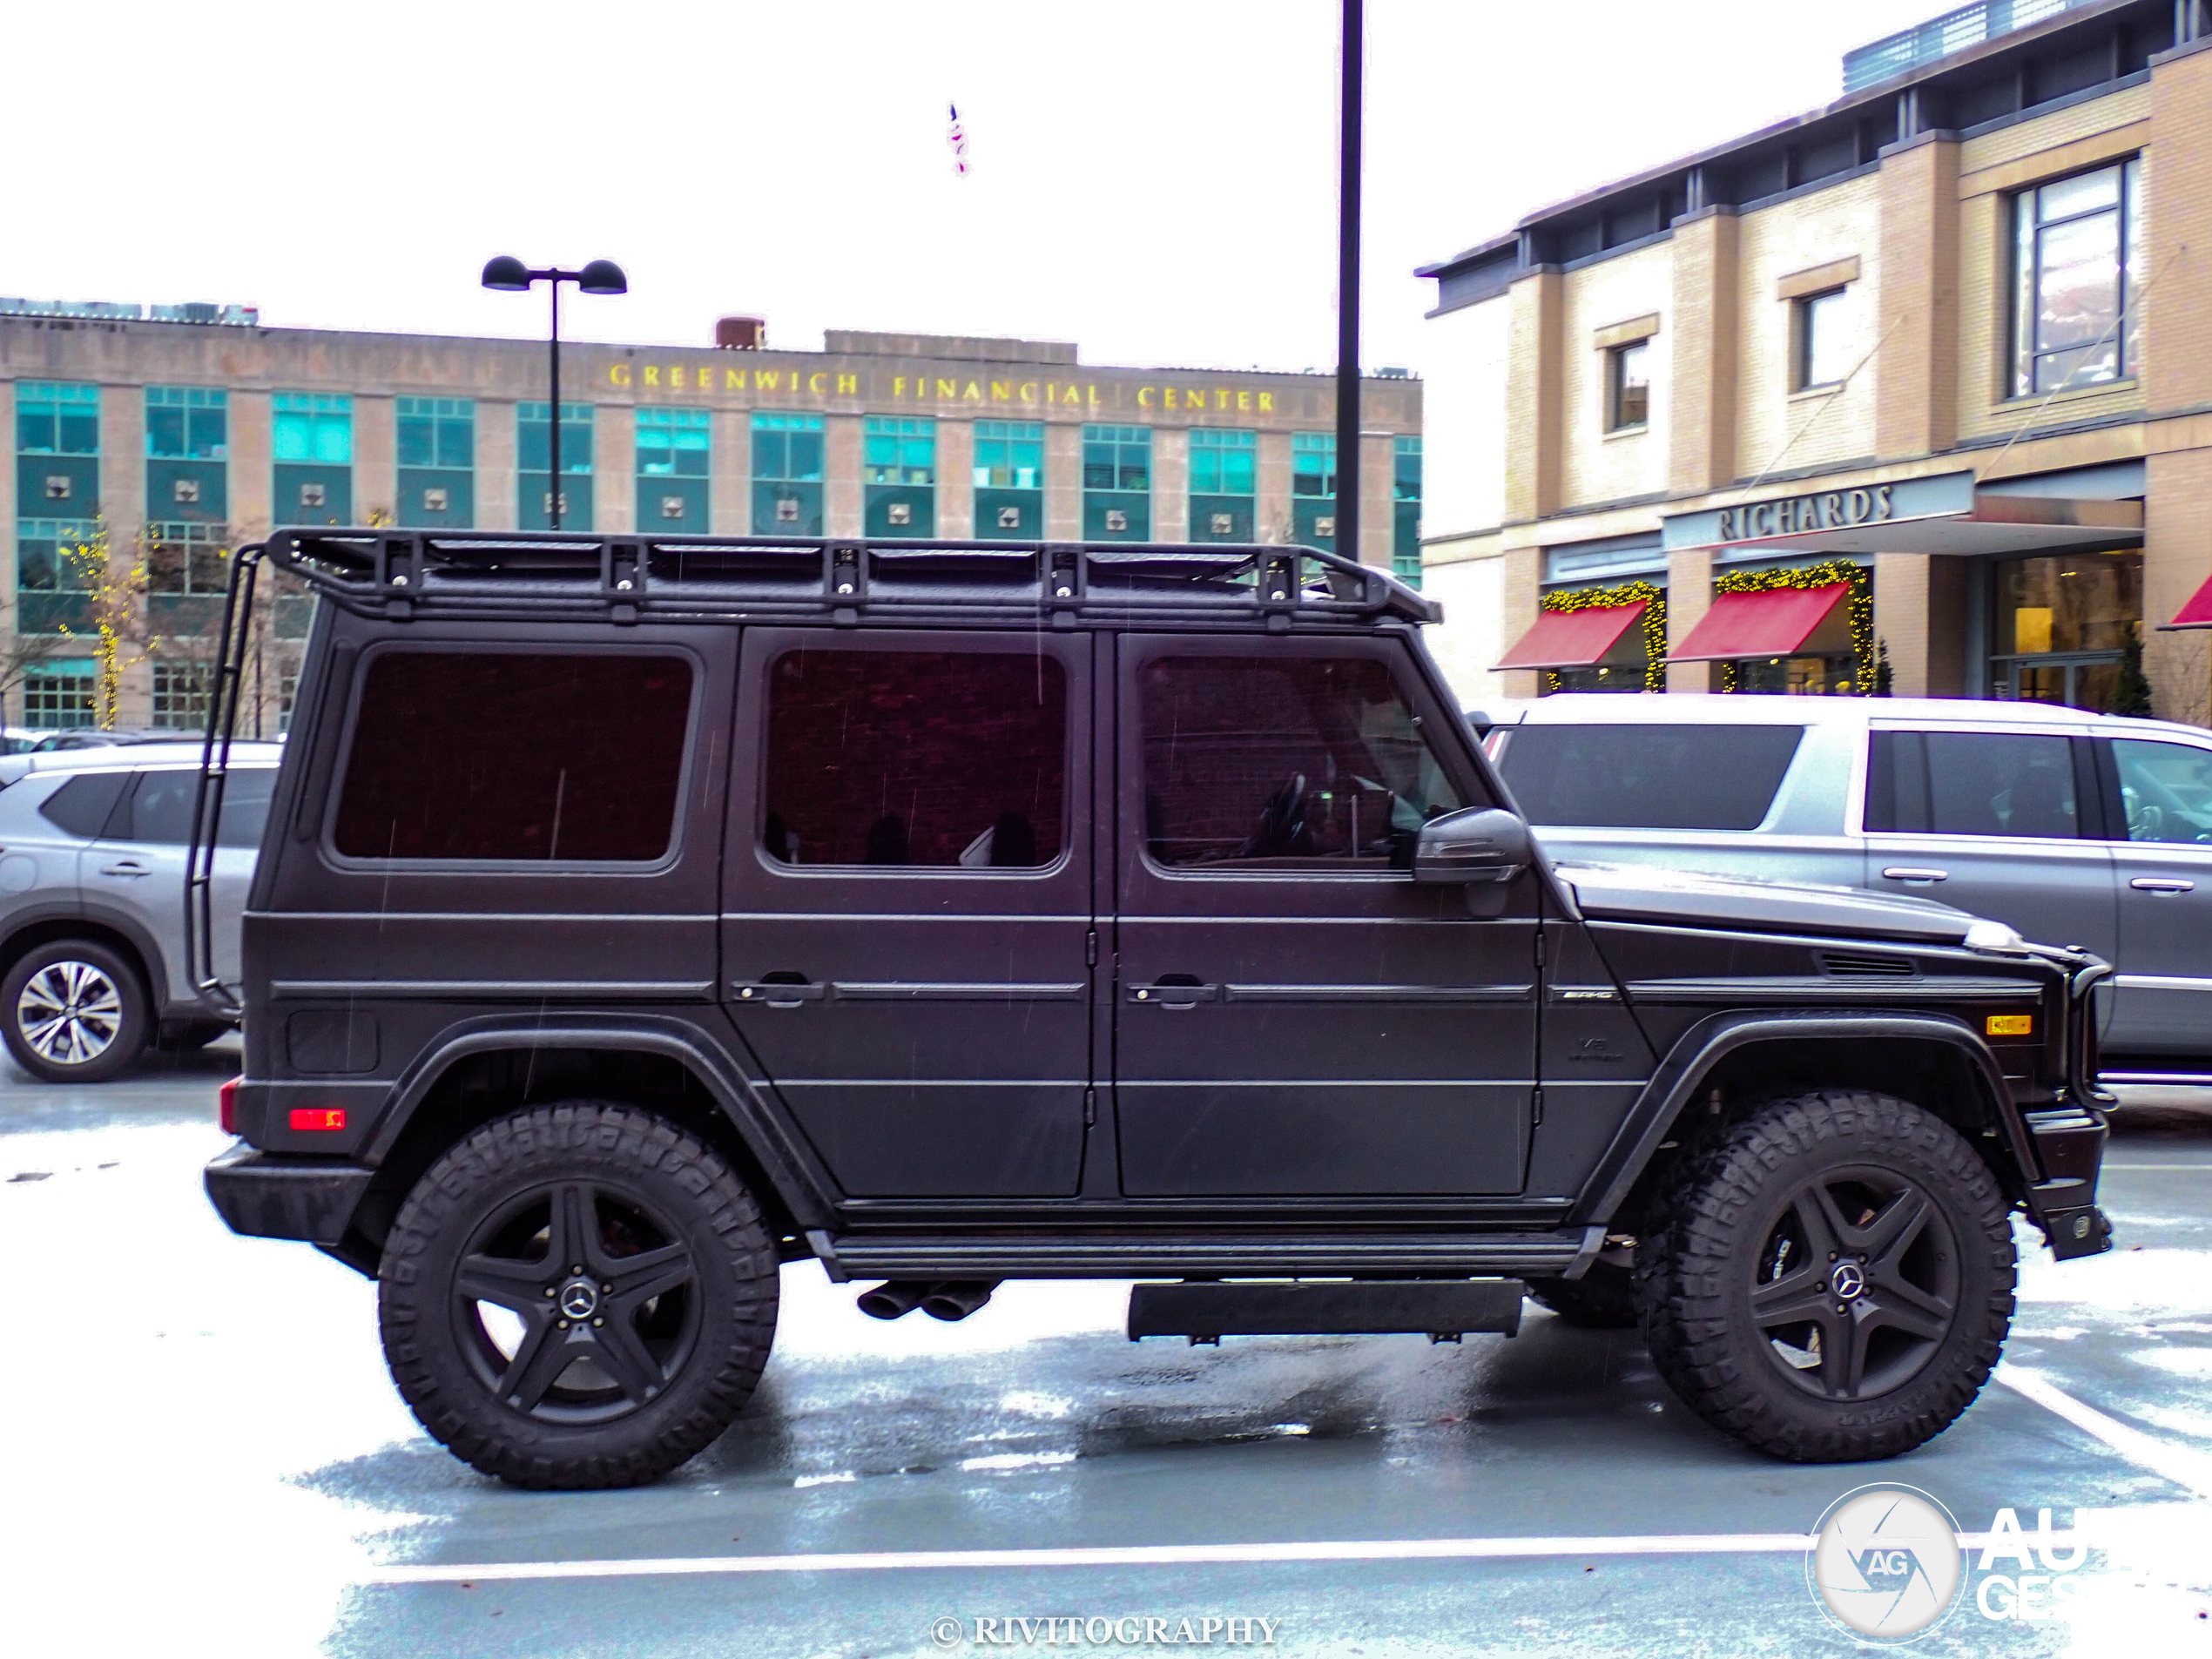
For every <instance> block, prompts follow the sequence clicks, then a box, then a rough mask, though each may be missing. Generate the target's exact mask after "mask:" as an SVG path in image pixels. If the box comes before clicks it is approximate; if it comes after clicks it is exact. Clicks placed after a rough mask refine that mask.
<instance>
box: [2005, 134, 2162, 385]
mask: <svg viewBox="0 0 2212 1659" xmlns="http://www.w3.org/2000/svg"><path fill="white" fill-rule="evenodd" d="M2142 234H2143V228H2142V159H2141V157H2137V158H2134V159H2133V160H2129V161H2124V162H2119V163H2115V164H2114V165H2111V166H2108V167H2099V168H2098V169H2096V170H2095V171H2094V172H2080V173H2075V174H2074V176H2073V177H2072V178H2070V179H2054V181H2052V182H2051V183H2049V184H2047V185H2037V186H2036V187H2035V188H2034V189H2033V190H2024V191H2022V192H2020V194H2019V195H2017V196H2015V197H2013V396H2015V397H2028V396H2033V395H2036V394H2038V393H2042V392H2054V391H2057V390H2059V389H2060V388H2062V387H2075V386H2094V385H2098V384H2100V383H2101V382H2103V381H2116V380H2121V379H2123V378H2125V377H2127V376H2128V375H2132V374H2135V373H2136V372H2137V369H2138V362H2137V360H2138V358H2139V356H2140V355H2141V338H2142V331H2141V317H2140V314H2139V311H2138V307H2137V305H2136V300H2137V296H2138V295H2139V294H2140V293H2141V290H2142V281H2143V272H2142V269H2141V266H2142V253H2143V250H2142Z"/></svg>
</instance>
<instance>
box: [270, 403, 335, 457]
mask: <svg viewBox="0 0 2212 1659" xmlns="http://www.w3.org/2000/svg"><path fill="white" fill-rule="evenodd" d="M269 440H270V448H271V450H272V452H273V455H274V456H275V458H276V459H277V460H278V461H280V462H313V463H314V464H315V465H318V466H326V467H350V466H352V465H353V464H354V400H353V399H352V398H350V397H347V396H345V395H342V394H341V393H335V392H273V393H271V394H270V395H269Z"/></svg>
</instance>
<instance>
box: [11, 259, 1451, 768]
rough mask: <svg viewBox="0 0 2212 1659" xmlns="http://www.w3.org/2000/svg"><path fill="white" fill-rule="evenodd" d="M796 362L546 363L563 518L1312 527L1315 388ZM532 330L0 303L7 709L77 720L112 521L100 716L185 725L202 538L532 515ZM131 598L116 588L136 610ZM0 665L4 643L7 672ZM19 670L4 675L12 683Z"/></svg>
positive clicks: (1132, 372)
mask: <svg viewBox="0 0 2212 1659" xmlns="http://www.w3.org/2000/svg"><path fill="white" fill-rule="evenodd" d="M825 344H826V349H825V350H823V351H819V352H793V351H772V350H767V349H761V348H746V349H731V350H720V349H708V348H700V349H685V348H678V347H651V346H608V345H577V344H570V345H567V346H564V347H563V353H562V390H563V401H562V405H561V415H560V421H559V426H558V428H557V430H558V433H559V435H560V445H559V447H560V466H559V478H558V501H559V503H560V506H561V509H562V520H563V525H564V527H565V528H569V529H602V530H621V531H643V532H647V533H651V532H652V531H656V530H658V531H664V532H682V533H703V534H713V535H727V536H741V535H747V534H759V535H769V534H783V535H813V536H820V535H829V536H858V535H862V534H866V535H867V536H876V537H902V536H907V537H932V536H936V537H945V538H968V537H974V538H976V539H978V540H981V541H992V540H1003V541H1035V540H1040V539H1047V538H1049V539H1054V540H1076V539H1082V540H1089V541H1143V540H1152V541H1194V542H1209V541H1212V542H1249V541H1253V540H1260V541H1296V542H1300V543H1307V544H1310V545H1313V546H1318V547H1322V548H1332V547H1333V546H1334V544H1335V541H1336V527H1335V510H1336V438H1335V423H1336V392H1335V382H1334V378H1333V376H1332V375H1330V374H1271V373H1262V372H1259V371H1224V370H1213V369H1176V368H1118V367H1117V368H1102V367H1095V366H1090V365H1086V364H1084V363H1082V362H1081V361H1079V356H1078V354H1077V351H1076V347H1075V346H1074V345H1072V344H1069V343H1065V342H1059V341H1020V340H989V339H965V338H958V339H956V338H944V337H938V336H927V335H910V334H869V333H863V332H860V331H847V330H832V331H831V332H830V333H829V334H828V336H827V339H826V342H825ZM547 379H548V376H547V354H546V349H545V347H544V346H543V344H540V343H532V342H529V341H508V340H475V339H456V338H445V337H430V336H405V335H390V334H349V333H334V332H315V331H308V330H301V329H284V328H264V327H260V323H259V320H258V318H257V317H256V316H255V314H253V313H252V312H250V311H248V310H246V309H243V308H240V307H214V306H192V307H157V308H156V311H155V314H154V315H153V316H152V317H148V316H146V315H145V314H144V313H143V311H142V308H141V307H136V306H106V305H76V306H71V305H33V304H30V303H28V302H24V301H20V300H0V430H3V431H6V432H9V433H10V434H11V435H13V438H14V442H15V446H16V453H15V464H14V465H13V466H11V467H10V468H8V469H6V470H5V472H4V473H0V523H4V524H10V525H12V527H13V530H14V543H13V545H14V550H15V556H14V557H13V558H12V559H9V560H6V561H4V562H0V604H4V605H5V606H6V615H5V617H0V645H3V646H7V647H10V648H14V647H16V646H17V645H19V644H22V643H24V642H28V643H29V644H30V647H31V649H32V654H33V655H36V656H37V657H39V658H41V659H42V660H40V661H38V662H37V663H35V664H32V665H31V666H30V669H29V671H27V672H25V673H24V674H22V675H21V677H20V678H19V680H18V683H17V684H15V685H11V686H10V687H9V689H8V691H7V696H6V715H7V718H8V720H9V721H10V723H24V722H27V723H28V724H30V725H43V726H55V725H74V724H81V723H84V722H86V721H87V720H88V719H89V718H90V717H91V714H92V708H91V697H92V686H93V684H94V680H93V661H94V656H93V652H92V651H91V644H90V641H91V637H92V630H93V628H94V625H95V624H96V622H97V620H98V617H97V615H96V612H97V611H98V600H97V596H96V593H95V591H94V589H95V587H96V584H97V578H95V577H89V576H88V575H87V573H86V565H87V562H86V560H85V559H84V558H83V557H82V556H77V555H75V554H74V553H73V550H75V549H78V548H81V547H84V546H86V545H88V544H90V543H92V542H94V541H95V540H96V537H97V532H98V530H99V529H102V528H103V527H104V528H105V535H106V538H107V543H108V546H109V548H110V550H111V558H110V561H109V563H110V568H111V570H117V571H121V570H128V569H131V568H133V567H134V566H136V565H138V563H140V559H139V556H140V555H143V556H144V557H143V566H144V570H145V576H144V577H143V579H141V580H139V581H138V582H136V583H132V584H130V585H131V586H132V589H133V591H132V594H131V595H130V596H129V599H130V604H131V606H132V610H133V616H132V627H131V633H132V643H131V644H129V645H128V647H127V648H126V649H125V651H123V652H122V653H121V655H122V658H123V659H124V661H125V673H124V680H123V691H122V698H121V707H120V710H119V716H120V720H121V723H122V724H125V725H144V724H154V725H176V726H186V727H190V726H197V725H199V724H200V722H201V718H202V711H204V708H205V705H206V694H205V685H206V669H205V664H206V658H207V655H208V651H207V642H208V637H209V634H210V631H211V629H212V625H213V624H214V622H215V620H216V618H217V617H219V607H220V604H221V600H220V597H219V596H220V593H221V591H222V584H223V583H224V580H225V577H226V570H227V565H226V557H225V555H226V550H227V549H229V548H231V547H233V546H236V545H240V544H242V543H246V542H248V541H251V540H253V539H254V538H255V537H257V536H261V535H265V534H266V532H267V531H268V529H270V528H271V527H272V526H273V525H274V524H296V523H341V524H342V523H363V522H368V521H370V520H372V519H374V520H376V521H378V522H390V523H397V524H400V525H402V526H420V527H424V528H431V529H439V528H446V529H455V528H476V529H512V528H525V529H543V528H544V527H545V526H546V525H547V524H548V523H549V519H550V512H551V510H552V509H553V507H554V505H555V501H556V491H555V475H554V473H553V471H552V463H553V455H552V451H553V447H554V446H553V442H552V439H553V435H554V432H555V429H556V428H555V427H554V424H553V421H552V419H551V409H550V403H549V402H548V401H546V399H547V396H548V388H547ZM1421 391H1422V388H1421V384H1420V381H1416V380H1414V379H1413V378H1411V377H1410V376H1408V375H1407V374H1405V373H1404V372H1403V371H1384V372H1382V373H1381V374H1378V375H1376V376H1374V377H1372V378H1371V379H1370V380H1369V381H1367V382H1366V390H1365V395H1364V397H1363V408H1362V421H1363V426H1364V430H1363V431H1362V434H1361V438H1360V452H1359V467H1360V469H1361V470H1360V480H1361V482H1360V499H1361V502H1362V505H1363V510H1362V513H1361V516H1360V536H1359V556H1360V557H1361V558H1362V559H1363V560H1365V561H1366V562H1367V563H1372V564H1377V565H1381V566H1384V567H1391V566H1393V565H1395V566H1396V567H1397V568H1399V569H1400V570H1404V571H1406V572H1407V573H1409V574H1410V575H1411V576H1413V577H1414V579H1416V580H1418V579H1419V577H1420V543H1419V522H1420V443H1421V440H1420V430H1421ZM140 590H143V591H140ZM310 615H311V612H310V609H309V604H308V601H307V599H306V598H305V597H304V596H300V595H283V594H280V595H278V596H277V597H276V599H275V602H274V603H273V604H271V605H270V606H268V607H266V615H264V616H263V617H261V618H260V621H259V624H258V629H259V631H258V634H257V639H256V647H255V651H254V652H253V658H252V660H251V662H250V663H249V685H248V686H247V704H246V708H247V717H246V718H248V720H249V722H251V721H252V720H253V718H254V717H255V715H256V714H257V713H258V714H259V716H260V723H261V725H262V726H263V728H264V730H266V729H268V728H269V727H271V726H275V727H281V725H282V724H283V722H284V720H285V718H286V717H287V713H288V711H289V687H290V683H291V676H292V673H293V664H295V663H296V661H297V658H298V655H299V651H300V640H301V638H302V637H304V634H305V632H306V630H307V626H308V624H309V619H310ZM22 654H23V653H22V651H20V650H17V653H16V656H17V659H19V658H20V657H21V655H22ZM18 665H19V664H18Z"/></svg>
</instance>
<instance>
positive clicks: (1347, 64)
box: [1334, 0, 1365, 559]
mask: <svg viewBox="0 0 2212 1659" xmlns="http://www.w3.org/2000/svg"><path fill="white" fill-rule="evenodd" d="M1343 4H1344V51H1343V60H1342V65H1341V67H1342V70H1343V75H1344V92H1343V97H1342V98H1341V100H1340V106H1339V107H1340V117H1339V133H1338V157H1337V455H1336V474H1337V499H1336V521H1337V526H1336V528H1337V533H1336V536H1335V538H1334V546H1335V548H1336V550H1337V551H1338V552H1339V553H1341V554H1343V555H1344V556H1345V557H1346V558H1352V559H1356V558H1358V557H1359V92H1360V78H1361V69H1362V64H1361V53H1362V40H1363V36H1364V33H1365V31H1364V30H1363V28H1362V26H1361V16H1360V11H1361V0H1343Z"/></svg>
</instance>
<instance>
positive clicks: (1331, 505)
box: [1291, 496, 1337, 553]
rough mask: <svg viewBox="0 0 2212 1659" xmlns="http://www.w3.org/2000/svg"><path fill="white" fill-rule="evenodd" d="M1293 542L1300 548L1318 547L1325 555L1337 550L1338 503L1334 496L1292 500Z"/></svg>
mask: <svg viewBox="0 0 2212 1659" xmlns="http://www.w3.org/2000/svg"><path fill="white" fill-rule="evenodd" d="M1291 541H1293V542H1295V543H1297V544H1298V546H1300V547H1318V548H1319V549H1320V550H1322V551H1323V552H1324V553H1333V552H1335V551H1336V550H1337V502H1336V497H1335V496H1330V497H1328V498H1327V499H1326V500H1316V499H1315V498H1314V497H1312V496H1292V497H1291Z"/></svg>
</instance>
